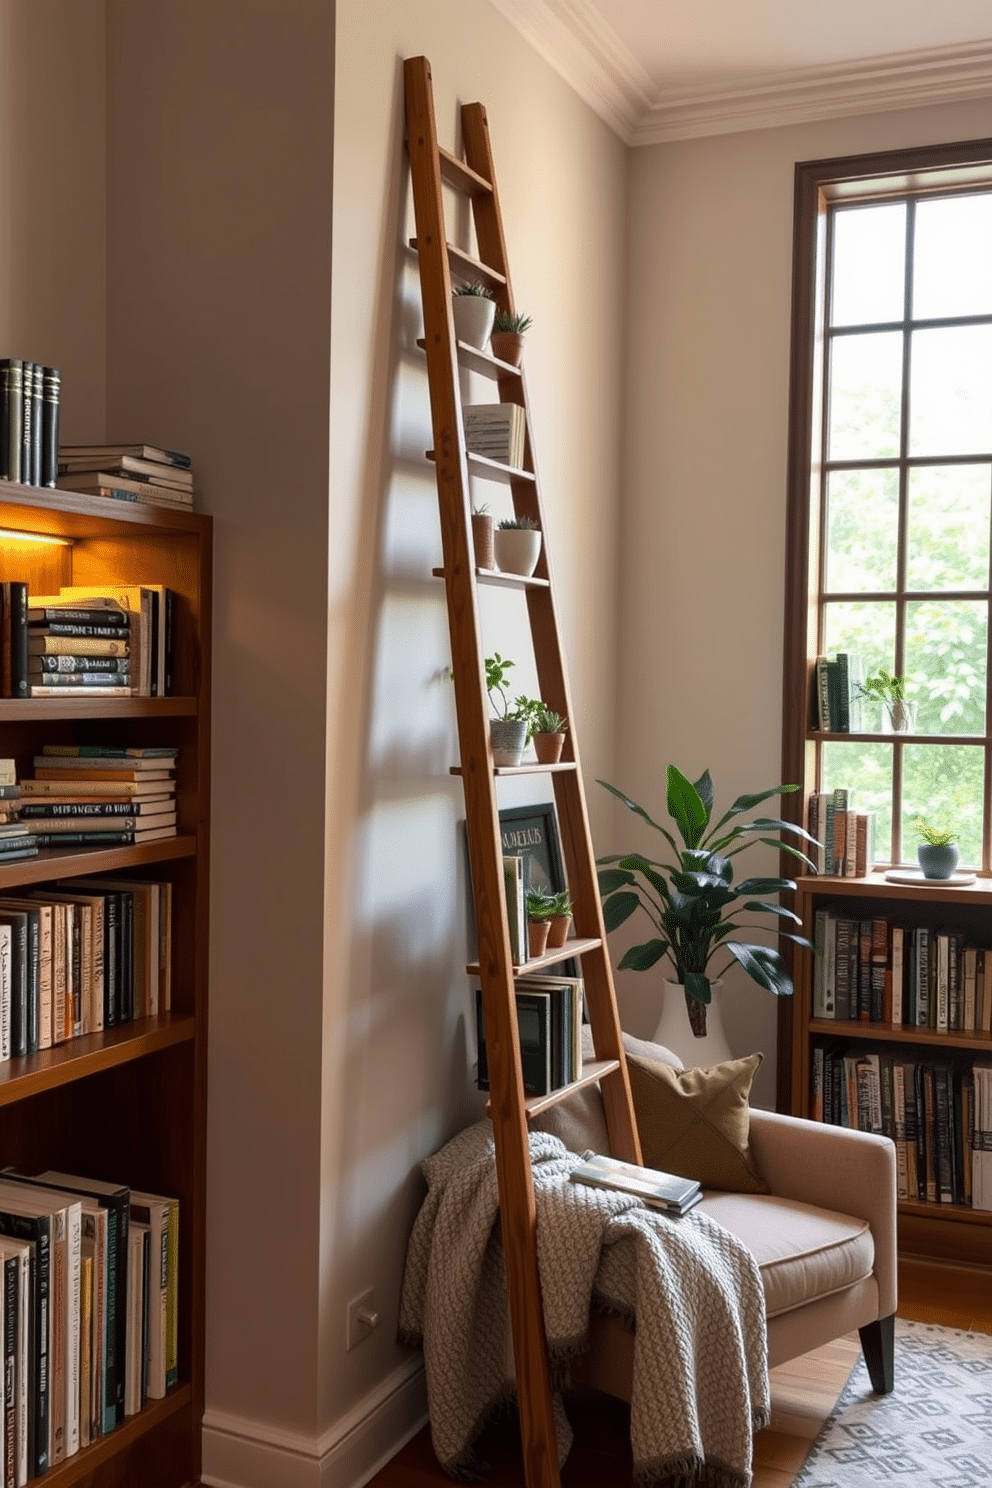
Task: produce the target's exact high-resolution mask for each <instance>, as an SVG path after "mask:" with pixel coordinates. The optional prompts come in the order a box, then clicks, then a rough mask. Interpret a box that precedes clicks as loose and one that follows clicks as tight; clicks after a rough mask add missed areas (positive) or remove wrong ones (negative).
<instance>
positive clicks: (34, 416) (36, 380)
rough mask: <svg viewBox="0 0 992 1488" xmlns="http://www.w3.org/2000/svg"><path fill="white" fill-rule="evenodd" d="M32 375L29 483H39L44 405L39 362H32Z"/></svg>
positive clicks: (42, 376) (35, 484) (42, 373)
mask: <svg viewBox="0 0 992 1488" xmlns="http://www.w3.org/2000/svg"><path fill="white" fill-rule="evenodd" d="M32 371H33V373H34V376H33V378H32V382H31V484H32V485H33V486H40V485H41V468H42V450H41V445H42V428H41V422H42V416H43V415H42V410H43V407H44V377H45V369H44V367H43V366H42V365H41V363H40V362H33V363H32Z"/></svg>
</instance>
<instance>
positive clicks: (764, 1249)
mask: <svg viewBox="0 0 992 1488" xmlns="http://www.w3.org/2000/svg"><path fill="white" fill-rule="evenodd" d="M702 1209H703V1212H704V1213H706V1214H708V1215H709V1216H710V1218H711V1219H715V1220H716V1222H717V1224H720V1225H723V1227H724V1229H726V1230H730V1231H731V1233H732V1234H734V1235H736V1236H737V1237H738V1239H739V1240H742V1241H743V1242H744V1244H745V1245H746V1246H747V1248H748V1250H749V1251H750V1252H751V1254H752V1255H753V1256H754V1258H755V1260H756V1261H757V1263H758V1269H759V1271H760V1272H761V1280H762V1284H763V1285H764V1289H765V1309H766V1312H767V1314H768V1317H769V1318H773V1317H777V1316H778V1315H779V1314H780V1313H783V1312H791V1311H792V1309H793V1308H794V1307H802V1306H804V1305H805V1304H806V1303H807V1302H812V1301H814V1300H815V1299H816V1298H818V1297H829V1296H832V1295H833V1294H834V1293H836V1292H843V1291H846V1290H847V1288H848V1287H851V1286H853V1285H854V1284H855V1283H856V1282H859V1281H863V1280H864V1278H865V1277H867V1276H870V1275H871V1272H872V1266H873V1264H874V1260H875V1246H874V1242H873V1240H872V1235H871V1229H870V1227H869V1225H868V1223H867V1221H866V1220H863V1219H857V1218H855V1217H854V1216H853V1215H850V1214H840V1213H838V1212H837V1211H836V1210H832V1209H820V1208H816V1207H814V1206H813V1205H811V1204H800V1203H796V1202H795V1201H794V1200H792V1199H780V1198H777V1197H773V1196H772V1195H770V1194H767V1195H766V1194H748V1195H747V1196H746V1197H738V1195H737V1194H732V1193H714V1194H707V1196H706V1198H705V1199H704V1201H703V1204H702Z"/></svg>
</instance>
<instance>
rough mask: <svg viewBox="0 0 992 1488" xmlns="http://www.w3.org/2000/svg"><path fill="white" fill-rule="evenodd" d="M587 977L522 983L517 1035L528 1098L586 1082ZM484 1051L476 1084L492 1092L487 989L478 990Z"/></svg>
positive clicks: (530, 979) (520, 980)
mask: <svg viewBox="0 0 992 1488" xmlns="http://www.w3.org/2000/svg"><path fill="white" fill-rule="evenodd" d="M583 1000H584V983H583V979H582V977H566V976H537V975H529V976H522V977H517V979H516V1001H517V1031H518V1034H519V1038H520V1063H521V1069H522V1073H523V1081H524V1093H525V1094H526V1095H547V1094H548V1093H549V1092H550V1091H552V1090H560V1089H561V1088H562V1086H564V1085H570V1084H571V1083H572V1082H573V1081H574V1080H579V1079H581V1078H582V1010H583ZM475 1028H476V1042H477V1047H478V1050H479V1063H478V1068H477V1075H476V1084H477V1085H478V1088H479V1089H480V1090H488V1089H489V1060H488V1056H487V1054H486V1025H485V1019H484V1017H483V1011H482V988H481V987H479V986H477V987H476V989H475Z"/></svg>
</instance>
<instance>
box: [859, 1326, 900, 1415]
mask: <svg viewBox="0 0 992 1488" xmlns="http://www.w3.org/2000/svg"><path fill="white" fill-rule="evenodd" d="M858 1335H859V1337H860V1339H861V1351H862V1353H863V1354H864V1356H865V1363H866V1364H867V1366H868V1376H869V1378H870V1380H871V1387H872V1389H873V1390H874V1391H875V1394H876V1395H890V1394H891V1393H892V1388H893V1385H894V1384H895V1337H896V1315H895V1313H894V1312H893V1313H890V1315H889V1316H888V1317H884V1318H879V1319H878V1321H877V1322H874V1323H868V1324H866V1325H865V1327H863V1328H859V1329H858Z"/></svg>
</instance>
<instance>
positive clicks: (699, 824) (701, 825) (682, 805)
mask: <svg viewBox="0 0 992 1488" xmlns="http://www.w3.org/2000/svg"><path fill="white" fill-rule="evenodd" d="M702 778H705V777H702ZM668 814H669V816H670V817H671V818H672V821H673V822H674V823H675V825H676V826H677V827H678V829H679V832H680V833H681V834H682V841H683V842H684V843H685V845H686V847H696V846H698V844H699V840H700V838H701V837H702V835H703V833H704V832H705V830H706V828H707V826H708V824H709V819H710V814H709V811H708V810H707V809H706V804H705V802H704V801H703V800H702V798H701V797H700V794H699V792H698V791H697V789H696V787H695V786H694V785H693V783H692V781H691V780H687V779H686V777H685V776H684V775H683V774H682V771H681V770H679V769H677V768H676V766H675V765H669V767H668Z"/></svg>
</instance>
